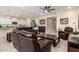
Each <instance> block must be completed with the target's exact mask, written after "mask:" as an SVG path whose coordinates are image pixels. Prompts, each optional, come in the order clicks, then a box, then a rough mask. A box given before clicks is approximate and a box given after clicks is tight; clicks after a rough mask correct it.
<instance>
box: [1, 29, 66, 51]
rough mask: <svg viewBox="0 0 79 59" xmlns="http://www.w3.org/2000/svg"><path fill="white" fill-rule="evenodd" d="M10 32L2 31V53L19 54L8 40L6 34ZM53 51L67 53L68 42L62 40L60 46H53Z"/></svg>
mask: <svg viewBox="0 0 79 59" xmlns="http://www.w3.org/2000/svg"><path fill="white" fill-rule="evenodd" d="M9 31H11V30H9V29H7V30H6V29H4V30H0V52H17V50H16V49H15V48H14V46H13V44H12V42H11V43H9V42H7V40H6V33H7V32H9ZM51 51H52V52H67V41H66V40H62V39H61V40H60V42H59V44H58V45H57V46H56V47H53V46H52V48H51Z"/></svg>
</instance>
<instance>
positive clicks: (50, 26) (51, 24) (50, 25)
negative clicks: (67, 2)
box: [47, 17, 56, 34]
mask: <svg viewBox="0 0 79 59" xmlns="http://www.w3.org/2000/svg"><path fill="white" fill-rule="evenodd" d="M47 33H51V34H56V18H55V17H49V18H47Z"/></svg>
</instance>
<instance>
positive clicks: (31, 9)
mask: <svg viewBox="0 0 79 59" xmlns="http://www.w3.org/2000/svg"><path fill="white" fill-rule="evenodd" d="M41 7H44V6H41ZM51 8H55V11H53V12H52V13H51V14H53V13H56V12H57V11H59V10H67V9H68V7H67V6H55V7H51ZM73 8H76V6H75V7H72V9H73ZM41 13H43V10H41V9H40V6H0V16H3V15H8V16H40V14H41Z"/></svg>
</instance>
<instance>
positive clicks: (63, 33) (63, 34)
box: [58, 27, 73, 40]
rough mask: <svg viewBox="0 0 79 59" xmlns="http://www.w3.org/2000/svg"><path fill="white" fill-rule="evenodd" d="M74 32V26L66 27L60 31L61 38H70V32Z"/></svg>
mask: <svg viewBox="0 0 79 59" xmlns="http://www.w3.org/2000/svg"><path fill="white" fill-rule="evenodd" d="M71 32H73V28H71V27H65V29H64V31H58V35H59V38H61V39H64V40H68V37H69V34H70V33H71Z"/></svg>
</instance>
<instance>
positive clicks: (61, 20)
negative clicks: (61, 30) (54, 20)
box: [60, 18, 68, 24]
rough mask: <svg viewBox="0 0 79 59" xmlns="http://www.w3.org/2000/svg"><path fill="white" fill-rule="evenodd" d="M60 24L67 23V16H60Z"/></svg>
mask: <svg viewBox="0 0 79 59" xmlns="http://www.w3.org/2000/svg"><path fill="white" fill-rule="evenodd" d="M60 24H68V18H61V19H60Z"/></svg>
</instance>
